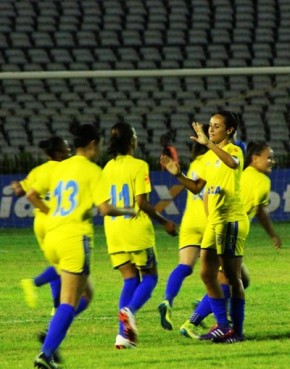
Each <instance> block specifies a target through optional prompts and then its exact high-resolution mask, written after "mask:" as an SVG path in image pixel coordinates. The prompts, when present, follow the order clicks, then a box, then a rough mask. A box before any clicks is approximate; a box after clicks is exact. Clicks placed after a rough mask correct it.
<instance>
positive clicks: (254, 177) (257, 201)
mask: <svg viewBox="0 0 290 369" xmlns="http://www.w3.org/2000/svg"><path fill="white" fill-rule="evenodd" d="M270 189H271V181H270V178H269V177H267V176H266V175H265V174H264V173H261V172H259V171H258V170H257V169H255V168H254V167H252V166H251V165H250V166H248V167H247V168H246V169H245V170H244V171H243V174H242V178H241V194H242V199H243V203H244V206H245V211H246V213H247V214H248V217H249V220H250V221H251V220H252V219H253V218H254V216H255V215H256V208H257V207H258V206H259V205H264V206H267V205H268V203H269V196H270Z"/></svg>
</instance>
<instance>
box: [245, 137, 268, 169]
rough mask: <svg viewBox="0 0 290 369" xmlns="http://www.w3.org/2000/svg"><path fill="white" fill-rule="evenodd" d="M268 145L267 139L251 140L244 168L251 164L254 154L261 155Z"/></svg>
mask: <svg viewBox="0 0 290 369" xmlns="http://www.w3.org/2000/svg"><path fill="white" fill-rule="evenodd" d="M267 147H269V145H268V144H267V143H266V142H265V141H250V142H249V143H248V145H247V150H246V154H245V162H244V169H246V168H247V167H248V166H249V165H250V164H251V162H252V157H253V155H261V153H262V151H264V150H265V149H266V148H267Z"/></svg>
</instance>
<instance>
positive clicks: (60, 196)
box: [33, 155, 110, 235]
mask: <svg viewBox="0 0 290 369" xmlns="http://www.w3.org/2000/svg"><path fill="white" fill-rule="evenodd" d="M101 176H102V170H101V168H100V167H99V166H97V165H96V164H95V163H92V162H91V161H90V160H88V159H87V158H85V157H84V156H81V155H75V156H73V157H71V158H69V159H66V160H63V161H62V162H60V163H59V164H58V165H57V166H56V167H55V170H54V171H53V172H52V173H48V175H47V176H45V177H41V179H40V180H39V181H37V182H36V183H35V184H34V185H33V188H34V189H35V190H36V191H37V192H38V193H45V192H47V191H49V193H50V202H49V208H50V209H49V213H48V215H47V232H51V231H60V230H61V231H62V232H63V231H65V232H67V233H68V234H69V235H76V234H77V235H78V234H85V235H91V234H92V233H93V224H92V207H93V206H94V205H96V206H98V205H99V204H101V203H103V202H105V201H108V200H109V199H110V194H109V193H108V192H106V191H105V190H104V188H103V187H102V182H101Z"/></svg>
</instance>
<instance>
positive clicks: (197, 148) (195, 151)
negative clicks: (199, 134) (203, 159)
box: [192, 124, 209, 160]
mask: <svg viewBox="0 0 290 369" xmlns="http://www.w3.org/2000/svg"><path fill="white" fill-rule="evenodd" d="M202 128H203V131H204V133H205V135H206V137H208V129H209V124H203V126H202ZM207 151H208V148H207V146H205V145H202V144H200V143H198V142H195V143H194V145H193V148H192V160H195V159H196V158H197V157H198V156H199V155H203V154H205V153H206V152H207Z"/></svg>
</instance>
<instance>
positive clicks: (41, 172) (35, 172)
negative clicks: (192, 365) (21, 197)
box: [19, 160, 59, 215]
mask: <svg viewBox="0 0 290 369" xmlns="http://www.w3.org/2000/svg"><path fill="white" fill-rule="evenodd" d="M57 164H59V162H58V161H55V160H48V161H47V162H46V163H43V164H41V165H38V166H37V167H35V168H33V169H32V170H31V171H30V172H29V173H28V175H27V176H26V178H24V179H23V180H21V181H20V182H19V183H20V185H21V187H22V188H23V190H24V191H25V192H27V191H28V190H29V189H30V188H31V187H32V186H33V184H34V183H35V182H37V181H38V179H39V178H42V177H46V176H47V175H49V173H51V172H53V171H54V169H55V166H56V165H57ZM41 198H42V199H43V201H44V202H45V203H46V204H47V206H49V205H48V201H49V193H48V192H47V193H43V194H41ZM39 213H40V210H39V209H34V215H37V214H39Z"/></svg>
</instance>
